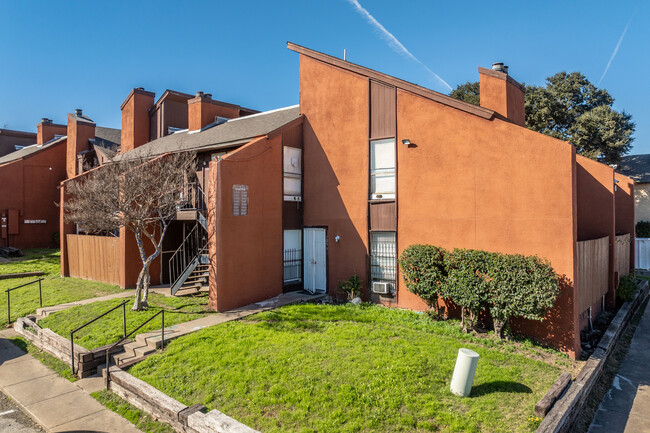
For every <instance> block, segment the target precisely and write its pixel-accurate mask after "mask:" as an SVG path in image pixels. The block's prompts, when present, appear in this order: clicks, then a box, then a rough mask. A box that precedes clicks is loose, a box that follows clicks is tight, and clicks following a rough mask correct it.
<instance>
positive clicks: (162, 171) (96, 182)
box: [64, 152, 196, 310]
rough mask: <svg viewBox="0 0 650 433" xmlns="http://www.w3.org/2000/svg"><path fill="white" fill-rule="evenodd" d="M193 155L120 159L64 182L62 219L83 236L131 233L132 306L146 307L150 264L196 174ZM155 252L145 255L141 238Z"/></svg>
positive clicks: (160, 247) (174, 154)
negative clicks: (135, 264) (138, 264)
mask: <svg viewBox="0 0 650 433" xmlns="http://www.w3.org/2000/svg"><path fill="white" fill-rule="evenodd" d="M195 160H196V154H195V153H193V152H179V153H172V154H165V155H162V156H158V157H155V158H151V159H148V158H138V159H133V158H132V159H127V158H121V159H116V160H114V161H112V162H111V163H109V164H106V165H103V166H101V167H98V168H96V169H94V170H91V171H89V172H87V173H86V174H84V175H83V176H80V177H79V178H78V179H75V180H72V181H70V182H68V184H67V185H66V193H67V195H68V198H67V199H66V201H65V205H64V211H65V213H64V216H65V220H66V221H67V222H72V223H76V224H78V225H79V227H80V228H82V229H83V231H85V232H86V233H89V234H100V233H101V234H105V233H108V232H112V233H115V232H117V231H118V230H119V229H121V228H123V227H125V228H127V229H129V230H131V231H132V232H133V234H134V235H135V239H136V242H137V245H138V250H139V252H140V259H141V260H142V270H141V271H140V274H139V276H138V283H137V286H136V293H135V302H134V304H133V308H132V309H133V310H141V309H144V308H146V307H147V297H148V295H149V284H150V275H149V267H150V266H151V263H152V262H153V261H154V260H155V259H156V258H157V257H158V256H159V255H160V253H161V251H162V242H163V239H164V237H165V233H166V231H167V227H168V226H169V222H170V220H171V219H172V218H173V217H174V216H175V214H176V212H177V210H178V209H179V208H180V207H182V206H183V205H184V201H185V200H187V197H188V194H187V192H186V191H184V189H186V188H187V187H188V183H189V181H191V180H192V179H193V177H194V176H195V175H196V162H195ZM144 237H146V238H148V239H149V240H150V241H151V243H152V244H153V246H154V247H155V250H154V252H153V253H152V254H150V255H147V253H146V251H145V246H144V244H143V238H144Z"/></svg>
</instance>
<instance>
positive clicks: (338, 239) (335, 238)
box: [334, 235, 341, 243]
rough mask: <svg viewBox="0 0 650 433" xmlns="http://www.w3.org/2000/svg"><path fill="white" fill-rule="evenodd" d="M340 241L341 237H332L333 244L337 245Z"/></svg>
mask: <svg viewBox="0 0 650 433" xmlns="http://www.w3.org/2000/svg"><path fill="white" fill-rule="evenodd" d="M340 240H341V236H339V235H336V236H334V242H336V243H338V242H339V241H340Z"/></svg>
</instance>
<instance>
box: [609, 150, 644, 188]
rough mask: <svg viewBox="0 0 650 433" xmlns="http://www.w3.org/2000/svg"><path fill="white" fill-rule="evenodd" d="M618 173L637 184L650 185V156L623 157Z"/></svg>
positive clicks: (617, 169) (617, 168)
mask: <svg viewBox="0 0 650 433" xmlns="http://www.w3.org/2000/svg"><path fill="white" fill-rule="evenodd" d="M616 171H617V172H618V173H621V174H623V175H625V176H627V177H629V178H630V179H632V180H634V181H635V182H637V183H650V154H645V155H627V156H622V157H621V162H619V163H618V166H617V167H616Z"/></svg>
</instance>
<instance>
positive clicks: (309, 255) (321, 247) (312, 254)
mask: <svg viewBox="0 0 650 433" xmlns="http://www.w3.org/2000/svg"><path fill="white" fill-rule="evenodd" d="M325 234H326V231H325V229H321V228H306V229H305V235H304V237H303V241H304V249H303V251H304V252H305V290H307V291H308V292H310V293H325V291H326V290H327V245H326V236H325Z"/></svg>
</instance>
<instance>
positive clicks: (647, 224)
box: [636, 221, 650, 238]
mask: <svg viewBox="0 0 650 433" xmlns="http://www.w3.org/2000/svg"><path fill="white" fill-rule="evenodd" d="M636 237H637V238H650V221H639V222H638V223H636Z"/></svg>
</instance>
